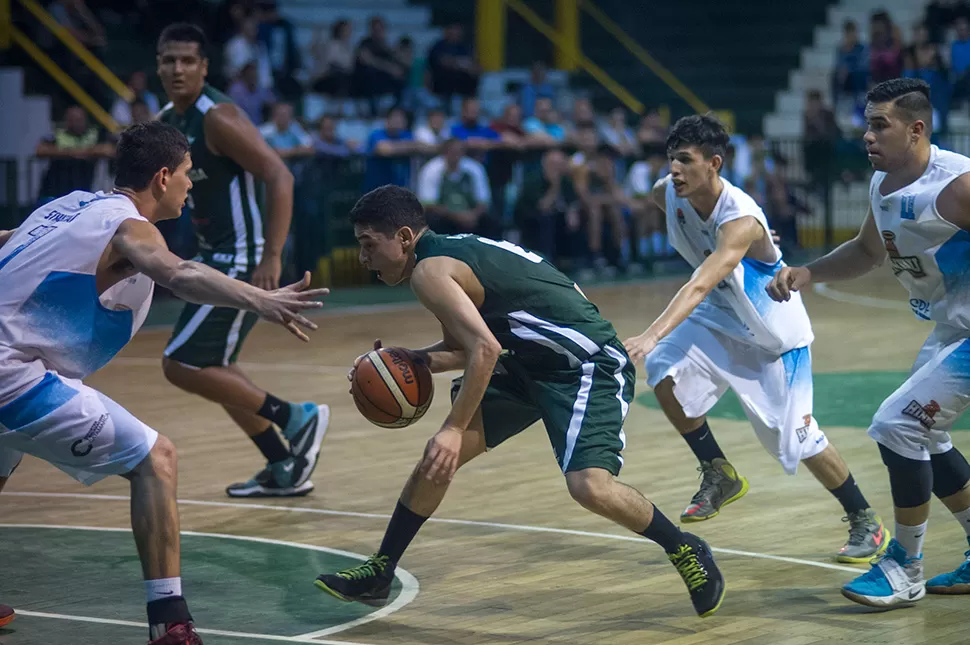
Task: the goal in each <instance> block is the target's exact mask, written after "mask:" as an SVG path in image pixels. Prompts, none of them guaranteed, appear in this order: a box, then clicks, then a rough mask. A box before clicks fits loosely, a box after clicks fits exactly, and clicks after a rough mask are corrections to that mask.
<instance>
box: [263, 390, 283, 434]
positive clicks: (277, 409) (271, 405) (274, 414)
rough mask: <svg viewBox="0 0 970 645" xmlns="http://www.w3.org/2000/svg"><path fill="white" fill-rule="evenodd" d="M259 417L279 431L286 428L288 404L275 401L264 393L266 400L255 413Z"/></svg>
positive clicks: (271, 396) (270, 395) (273, 397)
mask: <svg viewBox="0 0 970 645" xmlns="http://www.w3.org/2000/svg"><path fill="white" fill-rule="evenodd" d="M256 414H258V415H259V416H261V417H263V418H264V419H269V420H270V421H272V422H273V423H275V424H276V425H277V427H278V428H279V429H280V430H283V429H285V428H286V424H288V423H289V422H290V404H289V403H287V402H286V401H283V400H281V399H277V398H276V397H275V396H273V395H272V394H270V393H269V392H267V393H266V400H265V401H263V407H261V408H260V409H259V412H257V413H256Z"/></svg>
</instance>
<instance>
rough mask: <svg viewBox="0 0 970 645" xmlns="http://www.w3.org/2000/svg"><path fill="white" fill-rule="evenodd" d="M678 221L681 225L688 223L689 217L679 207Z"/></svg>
mask: <svg viewBox="0 0 970 645" xmlns="http://www.w3.org/2000/svg"><path fill="white" fill-rule="evenodd" d="M677 223H678V224H680V225H681V226H686V225H687V218H686V217H684V211H683V209H681V208H678V209H677Z"/></svg>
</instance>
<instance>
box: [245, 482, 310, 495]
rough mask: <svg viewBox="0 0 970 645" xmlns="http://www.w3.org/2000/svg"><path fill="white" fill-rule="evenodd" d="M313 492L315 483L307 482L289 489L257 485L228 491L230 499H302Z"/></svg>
mask: <svg viewBox="0 0 970 645" xmlns="http://www.w3.org/2000/svg"><path fill="white" fill-rule="evenodd" d="M311 490H313V482H310V481H305V482H303V483H302V484H300V485H298V486H292V487H289V488H266V487H265V486H260V485H258V484H257V485H255V486H250V487H248V488H233V489H227V490H226V494H227V495H229V497H302V496H303V495H306V494H307V493H309V492H310V491H311Z"/></svg>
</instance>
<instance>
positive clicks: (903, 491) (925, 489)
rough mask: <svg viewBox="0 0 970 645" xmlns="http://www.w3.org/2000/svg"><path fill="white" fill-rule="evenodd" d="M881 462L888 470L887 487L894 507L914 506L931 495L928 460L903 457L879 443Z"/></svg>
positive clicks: (931, 485)
mask: <svg viewBox="0 0 970 645" xmlns="http://www.w3.org/2000/svg"><path fill="white" fill-rule="evenodd" d="M879 452H880V454H881V455H882V462H883V463H884V464H886V468H887V469H888V470H889V487H890V489H891V490H892V495H893V505H894V506H895V507H896V508H915V507H917V506H922V505H923V504H926V503H927V502H929V501H930V497H932V495H933V469H932V467H931V466H930V462H929V461H920V460H918V459H910V458H909V457H904V456H902V455H900V454H898V453H896V452H894V451H892V450H890V449H889V448H887V447H886V446H884V445H882V444H879Z"/></svg>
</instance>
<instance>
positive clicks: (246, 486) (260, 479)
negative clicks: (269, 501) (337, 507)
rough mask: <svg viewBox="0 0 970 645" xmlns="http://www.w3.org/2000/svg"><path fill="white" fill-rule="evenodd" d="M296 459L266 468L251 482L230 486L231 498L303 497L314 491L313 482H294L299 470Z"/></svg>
mask: <svg viewBox="0 0 970 645" xmlns="http://www.w3.org/2000/svg"><path fill="white" fill-rule="evenodd" d="M296 461H297V460H296V458H294V457H289V458H287V459H284V460H283V461H279V462H276V463H275V464H266V467H265V468H263V469H262V470H261V471H259V472H258V473H256V474H255V475H253V478H252V479H250V480H249V481H245V482H239V483H236V484H230V485H229V486H228V487H227V488H226V495H228V496H229V497H303V496H304V495H306V494H307V493H309V492H310V491H311V490H313V482H311V481H305V482H303V483H302V484H300V485H296V483H295V482H294V472H295V471H296V469H297V464H296Z"/></svg>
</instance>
